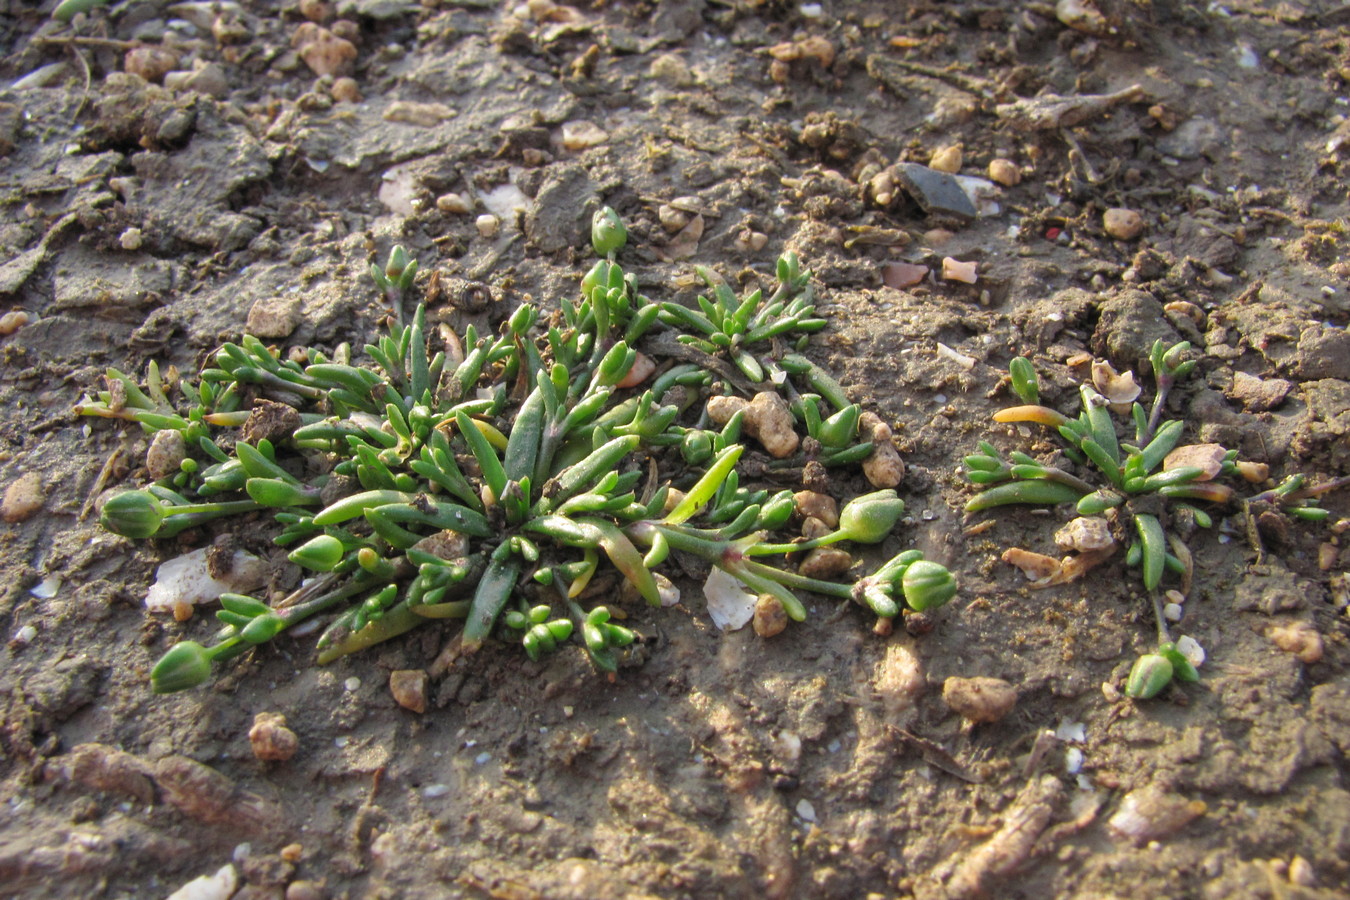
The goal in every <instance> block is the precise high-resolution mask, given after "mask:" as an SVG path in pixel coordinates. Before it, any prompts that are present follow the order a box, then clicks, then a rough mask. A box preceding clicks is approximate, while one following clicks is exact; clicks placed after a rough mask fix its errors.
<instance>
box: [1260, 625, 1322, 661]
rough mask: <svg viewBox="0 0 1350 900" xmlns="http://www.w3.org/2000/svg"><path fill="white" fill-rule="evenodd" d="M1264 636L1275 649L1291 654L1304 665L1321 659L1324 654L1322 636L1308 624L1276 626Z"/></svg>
mask: <svg viewBox="0 0 1350 900" xmlns="http://www.w3.org/2000/svg"><path fill="white" fill-rule="evenodd" d="M1266 635H1267V636H1268V637H1269V638H1270V640H1271V642H1272V643H1274V644H1275V646H1276V647H1279V648H1280V649H1281V650H1283V651H1284V652H1285V653H1292V654H1293V655H1294V656H1296V657H1297V658H1298V660H1299V662H1301V663H1304V664H1305V665H1312V664H1313V663H1315V662H1320V661H1321V659H1322V654H1323V652H1324V647H1323V644H1322V635H1321V634H1320V633H1318V631H1317V628H1316V627H1314V626H1313V625H1312V623H1310V622H1290V623H1288V624H1286V625H1276V626H1274V627H1272V628H1271V629H1270V630H1269V631H1267V632H1266Z"/></svg>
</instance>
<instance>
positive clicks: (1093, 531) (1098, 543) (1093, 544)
mask: <svg viewBox="0 0 1350 900" xmlns="http://www.w3.org/2000/svg"><path fill="white" fill-rule="evenodd" d="M1055 545H1056V546H1058V547H1059V548H1060V549H1061V550H1077V551H1078V552H1080V553H1084V552H1091V551H1094V550H1105V549H1106V548H1108V547H1114V546H1115V545H1116V539H1115V538H1114V537H1112V536H1111V526H1110V525H1109V524H1108V523H1107V521H1106V520H1105V519H1103V518H1101V517H1099V516H1079V517H1078V518H1076V519H1074V520H1073V521H1071V522H1069V523H1068V524H1067V525H1065V526H1064V527H1063V528H1061V529H1060V530H1059V531H1057V532H1055Z"/></svg>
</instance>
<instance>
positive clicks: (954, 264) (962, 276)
mask: <svg viewBox="0 0 1350 900" xmlns="http://www.w3.org/2000/svg"><path fill="white" fill-rule="evenodd" d="M978 265H979V264H978V263H976V262H974V261H970V262H962V261H961V260H959V259H953V258H952V257H950V256H944V257H943V258H942V278H943V280H944V281H961V282H965V283H966V284H974V283H975V282H976V281H978V280H979V276H978V275H976V274H975V269H976V267H977V266H978Z"/></svg>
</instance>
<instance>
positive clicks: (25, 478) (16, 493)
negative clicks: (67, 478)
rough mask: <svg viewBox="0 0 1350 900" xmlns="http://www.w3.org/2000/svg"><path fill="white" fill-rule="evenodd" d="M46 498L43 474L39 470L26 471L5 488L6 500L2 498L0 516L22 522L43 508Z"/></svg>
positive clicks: (8, 520)
mask: <svg viewBox="0 0 1350 900" xmlns="http://www.w3.org/2000/svg"><path fill="white" fill-rule="evenodd" d="M46 499H47V497H46V491H45V490H44V489H43V487H42V475H41V474H39V473H37V472H26V473H24V474H23V475H20V476H19V477H18V478H16V479H14V481H13V482H11V483H10V486H9V487H8V488H6V489H5V497H4V500H0V518H3V519H4V520H5V521H6V522H9V523H11V524H13V523H14V522H22V521H23V520H25V519H27V518H28V517H29V516H31V515H32V514H33V513H35V512H37V511H38V510H39V509H41V508H42V503H43V501H45V500H46Z"/></svg>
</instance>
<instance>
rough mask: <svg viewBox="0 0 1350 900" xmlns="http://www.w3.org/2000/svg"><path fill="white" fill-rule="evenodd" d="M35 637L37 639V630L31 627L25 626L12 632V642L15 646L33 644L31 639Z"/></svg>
mask: <svg viewBox="0 0 1350 900" xmlns="http://www.w3.org/2000/svg"><path fill="white" fill-rule="evenodd" d="M36 637H37V629H36V628H34V627H33V626H32V625H25V626H23V627H22V628H20V629H19V630H18V631H16V632H14V642H15V643H16V644H31V643H33V639H34V638H36Z"/></svg>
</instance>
